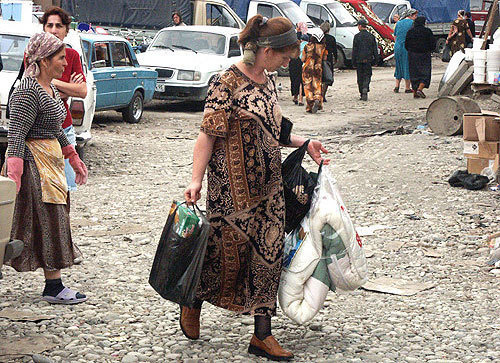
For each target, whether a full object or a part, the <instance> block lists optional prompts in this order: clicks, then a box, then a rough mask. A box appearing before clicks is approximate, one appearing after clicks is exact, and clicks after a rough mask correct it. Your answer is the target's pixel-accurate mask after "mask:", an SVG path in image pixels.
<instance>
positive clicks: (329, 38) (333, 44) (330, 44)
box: [319, 21, 338, 102]
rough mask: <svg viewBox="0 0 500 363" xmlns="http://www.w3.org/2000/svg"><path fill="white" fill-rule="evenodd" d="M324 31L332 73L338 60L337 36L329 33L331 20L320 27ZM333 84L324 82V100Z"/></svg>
mask: <svg viewBox="0 0 500 363" xmlns="http://www.w3.org/2000/svg"><path fill="white" fill-rule="evenodd" d="M319 28H320V29H321V30H322V31H323V33H324V34H325V46H326V51H327V52H328V53H327V54H326V61H327V62H328V64H329V65H330V67H331V69H332V74H334V73H333V65H334V64H335V62H336V61H337V56H338V54H337V41H336V40H335V37H334V36H333V35H331V34H329V32H330V29H331V25H330V22H328V21H325V22H324V23H322V24H321V25H320V27H319ZM332 84H333V83H331V84H327V83H323V102H326V91H327V90H328V86H331V85H332Z"/></svg>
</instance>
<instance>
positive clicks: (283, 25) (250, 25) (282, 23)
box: [238, 14, 300, 54]
mask: <svg viewBox="0 0 500 363" xmlns="http://www.w3.org/2000/svg"><path fill="white" fill-rule="evenodd" d="M266 20H267V18H266ZM290 29H293V24H292V22H291V21H290V20H288V19H287V18H283V17H276V18H271V19H268V20H267V21H264V17H263V16H262V15H260V14H257V15H255V16H253V17H251V18H250V20H248V22H247V25H246V26H245V28H244V29H243V30H242V31H241V33H240V37H239V39H238V43H240V44H241V45H242V46H243V47H245V45H246V44H247V43H248V42H257V39H258V38H261V37H270V36H273V35H280V34H284V33H286V32H288V31H289V30H290ZM273 50H275V51H277V52H281V53H287V52H290V51H295V52H296V53H297V54H298V52H299V51H300V41H299V40H298V39H297V42H295V43H293V44H290V45H287V46H284V47H281V48H273Z"/></svg>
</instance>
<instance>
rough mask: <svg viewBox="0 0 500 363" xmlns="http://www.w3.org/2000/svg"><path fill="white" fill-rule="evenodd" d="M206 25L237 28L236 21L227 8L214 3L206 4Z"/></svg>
mask: <svg viewBox="0 0 500 363" xmlns="http://www.w3.org/2000/svg"><path fill="white" fill-rule="evenodd" d="M206 24H207V25H215V26H227V27H229V28H239V25H238V22H237V21H236V19H235V18H234V17H233V16H232V15H231V13H230V12H229V11H227V9H225V8H224V7H222V6H220V5H216V4H207V19H206Z"/></svg>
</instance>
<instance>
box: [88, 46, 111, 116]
mask: <svg viewBox="0 0 500 363" xmlns="http://www.w3.org/2000/svg"><path fill="white" fill-rule="evenodd" d="M91 70H92V74H93V75H94V82H95V85H96V90H97V95H96V105H95V108H96V110H102V109H106V108H110V107H113V106H114V105H115V103H116V73H115V72H114V69H113V64H112V63H111V52H110V44H109V42H95V43H93V44H92V69H91Z"/></svg>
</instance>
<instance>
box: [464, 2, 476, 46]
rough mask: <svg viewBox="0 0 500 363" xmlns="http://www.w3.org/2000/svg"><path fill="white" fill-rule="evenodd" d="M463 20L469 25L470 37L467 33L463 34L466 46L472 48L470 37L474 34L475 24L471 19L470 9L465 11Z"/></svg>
mask: <svg viewBox="0 0 500 363" xmlns="http://www.w3.org/2000/svg"><path fill="white" fill-rule="evenodd" d="M465 20H467V24H468V25H469V29H470V32H471V34H472V38H471V37H470V36H469V33H467V34H465V42H466V47H467V48H472V39H473V37H475V36H476V24H474V21H473V20H472V14H471V13H470V11H466V12H465Z"/></svg>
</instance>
